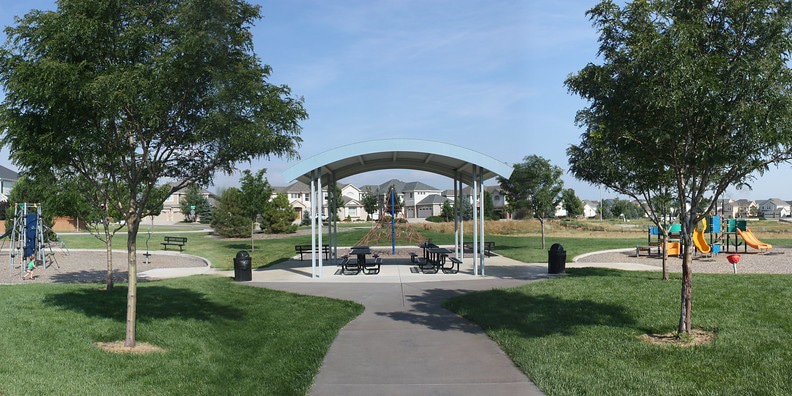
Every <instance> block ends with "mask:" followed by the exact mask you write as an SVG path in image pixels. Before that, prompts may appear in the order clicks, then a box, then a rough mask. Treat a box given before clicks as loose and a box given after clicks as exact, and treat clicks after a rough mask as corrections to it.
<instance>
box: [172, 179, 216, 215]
mask: <svg viewBox="0 0 792 396" xmlns="http://www.w3.org/2000/svg"><path fill="white" fill-rule="evenodd" d="M180 206H181V211H182V213H184V219H185V221H187V222H189V223H194V222H195V221H196V220H198V219H199V218H201V214H203V213H207V212H210V211H211V210H212V207H211V205H209V200H208V199H207V198H206V197H205V196H204V195H203V193H202V191H201V187H200V186H198V185H197V184H191V185H189V186H188V187H187V193H186V194H184V196H182V197H181V203H180ZM193 206H194V207H195V210H194V211H193V209H192V207H193ZM193 212H194V213H195V215H193V214H192V213H193Z"/></svg>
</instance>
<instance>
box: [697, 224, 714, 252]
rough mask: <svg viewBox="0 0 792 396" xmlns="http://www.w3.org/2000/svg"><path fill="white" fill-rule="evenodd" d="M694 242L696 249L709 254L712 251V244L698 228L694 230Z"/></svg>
mask: <svg viewBox="0 0 792 396" xmlns="http://www.w3.org/2000/svg"><path fill="white" fill-rule="evenodd" d="M705 227H706V226H705ZM693 244H694V245H696V249H698V251H699V252H701V253H702V254H709V253H710V252H711V251H712V246H710V245H709V244H708V243H707V240H706V239H704V232H703V231H699V230H698V229H695V230H693Z"/></svg>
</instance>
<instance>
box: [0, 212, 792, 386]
mask: <svg viewBox="0 0 792 396" xmlns="http://www.w3.org/2000/svg"><path fill="white" fill-rule="evenodd" d="M173 231H174V232H173V233H169V234H168V235H174V236H186V237H188V238H189V242H188V244H187V247H186V249H185V253H189V254H194V255H198V256H202V257H206V258H208V259H210V260H211V262H212V263H213V265H214V266H215V267H218V268H221V269H228V268H232V265H233V264H232V258H233V257H234V255H235V254H236V252H237V251H238V250H248V251H249V252H251V256H252V259H253V265H254V266H255V267H265V266H269V265H272V264H275V263H278V262H281V261H283V260H286V259H287V258H289V257H291V256H293V255H294V245H296V244H307V243H310V236H306V235H301V236H289V237H286V238H278V239H265V240H256V241H255V246H256V248H255V250H253V251H251V249H250V243H251V242H250V240H249V239H244V238H243V239H223V238H217V237H215V236H212V235H210V234H208V233H184V234H179V233H178V232H176V231H177V230H173ZM345 231H346V232H342V233H340V234H339V246H351V245H354V244H356V243H357V242H358V241H359V240H360V239H361V238H362V237H363V236H365V235H366V233H368V231H369V230H368V229H367V228H366V227H361V228H354V229H351V230H345ZM420 231H421V234H422V235H423V237H425V238H431V239H432V241H433V242H435V243H438V244H452V243H453V234H452V233H448V232H442V231H435V230H431V229H429V230H426V229H421V230H420ZM582 234H583V235H575V234H572V235H570V234H564V235H563V236H560V237H559V236H554V235H548V237H547V245H546V246H545V247H542V246H541V240H540V238H539V236H537V235H535V234H531V235H527V236H526V235H494V234H493V235H487V240H488V241H493V242H495V244H496V248H495V252H496V253H497V254H501V255H504V256H507V257H511V258H514V259H517V260H520V261H523V262H531V263H536V262H546V261H547V254H548V253H547V249H549V246H550V245H551V244H552V243H561V244H562V245H563V246H564V248H565V249H566V251H567V260H568V261H569V260H572V258H573V257H574V256H576V255H578V254H582V253H587V252H591V251H597V250H605V249H616V248H629V247H631V246H632V247H634V246H635V245H636V244H641V243H645V241H646V239H645V236H644V235H643V234H642V233H619V234H616V235H612V234H611V235H606V236H603V237H599V236H597V235H596V234H594V235H585V234H591V233H590V232H588V231H586V232H585V233H582ZM162 236H163V235H162V234H154V235H152V237H151V240H150V241H149V246H150V247H151V249H152V250H159V249H161V246H160V245H159V242H161V240H162ZM147 237H148V236H147V235H146V234H145V233H143V234H141V235H139V237H138V241H137V242H138V248H139V249H142V248H143V247H144V246H145V244H144V242H145V238H147ZM63 238H64V240H66V241H67V245H68V246H69V247H71V248H102V247H103V245H102V244H101V243H100V242H98V241H97V240H96V239H95V238H92V237H87V236H69V235H66V236H64V237H63ZM764 239H769V240H772V241H771V242H772V243H774V244H778V245H786V246H790V245H792V243H790V241H789V240H788V239H785V238H783V237H782V238H778V239H774V238H772V237H770V238H768V237H765V238H763V240H764ZM466 241H470V239H468V237H466ZM397 243H398V244H400V245H406V246H410V245H411V244H412V242H409V241H398V242H397ZM376 244H382V245H387V244H389V240H388V241H386V242H383V243H376ZM125 245H126V238H125V237H122V236H119V237H118V238H117V239H116V244H115V247H116V249H124V248H125ZM568 272H569V275H568V276H562V277H559V278H556V279H553V280H551V281H546V282H537V283H532V284H529V285H527V286H524V287H521V288H517V289H510V290H493V291H489V292H484V293H477V294H475V295H470V296H465V297H461V298H459V299H455V300H452V301H450V302H448V307H449V308H450V309H452V310H454V311H456V312H458V313H459V314H460V315H463V316H464V317H466V318H468V319H469V320H471V321H474V322H476V323H478V324H479V325H481V326H482V327H483V328H484V329H485V330H486V331H487V332H488V334H489V335H490V336H491V337H492V338H493V339H494V340H496V342H498V343H499V344H500V345H501V347H502V348H503V349H504V351H506V353H508V354H509V355H510V356H511V357H512V359H513V360H514V361H515V362H516V364H517V365H518V366H519V367H520V368H521V369H522V370H523V371H524V372H526V374H527V375H528V376H529V377H530V378H531V379H532V380H533V381H535V382H536V383H537V384H538V385H539V386H540V387H541V388H542V389H543V390H544V391H545V392H547V393H548V394H550V395H567V394H569V395H578V394H591V395H595V394H597V395H598V394H625V395H627V394H629V395H633V394H762V395H764V394H770V395H772V394H779V395H780V394H788V393H789V392H788V390H789V389H792V382H790V378H791V377H792V363H790V362H792V347H790V346H788V345H787V344H792V343H790V342H789V340H790V339H792V337H790V336H792V334H790V333H792V317H790V313H789V310H788V309H787V310H785V309H786V308H785V307H786V305H788V303H787V302H788V301H789V298H790V297H792V295H790V293H791V292H790V291H789V290H788V285H789V284H790V281H792V277H790V276H779V275H766V276H763V275H743V274H739V275H737V276H734V275H731V276H729V275H705V274H695V275H694V318H693V322H694V325H695V326H696V327H697V328H702V329H704V330H707V331H711V332H713V333H714V334H715V335H716V338H715V340H714V342H712V343H710V344H708V345H704V346H697V347H692V348H678V347H673V346H658V345H651V344H648V343H646V342H645V341H642V340H640V339H639V336H641V335H643V334H646V333H668V332H671V331H672V330H673V329H674V328H675V325H676V323H677V321H678V315H679V292H680V280H679V279H678V277H677V276H678V275H674V274H672V275H671V276H672V280H670V281H668V282H663V281H660V280H659V274H657V273H633V272H620V271H610V270H591V269H580V270H577V269H575V270H568ZM123 286H124V285H120V287H118V288H117V290H116V291H114V292H113V293H112V295H107V293H105V292H102V291H99V290H98V287H97V286H96V285H25V286H17V287H14V288H10V287H3V286H0V302H2V303H3V305H2V307H4V308H0V315H2V318H3V320H2V321H0V331H2V332H3V333H2V334H4V336H3V338H2V340H1V341H0V350H2V351H10V353H5V352H4V355H5V356H4V359H3V363H4V364H2V365H0V394H8V395H11V394H34V393H35V394H40V393H74V392H72V391H71V390H72V389H79V390H80V391H81V392H82V393H87V394H91V393H98V392H100V391H99V390H100V389H101V390H102V391H104V390H106V389H113V392H114V393H121V394H125V393H127V390H129V391H128V393H129V394H138V393H148V392H150V390H151V389H159V388H161V389H163V393H179V394H186V393H189V394H192V393H195V394H215V393H224V394H228V393H232V394H248V393H253V394H304V393H305V392H307V390H308V389H309V387H310V384H311V382H312V380H313V376H314V375H315V374H316V372H317V370H318V367H319V366H320V364H321V361H322V359H323V357H324V354H325V353H326V351H327V348H328V347H329V345H330V343H331V342H332V340H333V338H335V335H336V334H337V332H338V329H340V328H341V327H342V326H343V325H344V324H346V323H347V322H348V321H349V320H351V319H352V318H354V317H355V316H357V315H358V314H359V313H360V312H362V307H360V306H359V305H357V304H353V303H348V302H339V301H335V300H329V299H316V298H313V297H302V296H295V295H290V294H285V293H279V292H275V291H268V290H260V289H255V288H248V287H244V286H241V285H234V284H233V282H229V281H228V280H225V279H214V278H204V277H193V278H186V279H182V280H171V281H162V282H150V283H145V284H143V285H142V286H141V288H144V289H142V290H141V293H140V296H141V297H140V298H141V303H140V304H139V309H140V312H141V313H140V322H139V323H140V325H139V331H138V339H139V340H141V341H146V342H151V343H153V344H155V345H158V346H161V347H163V348H165V350H166V352H164V353H161V354H152V355H146V356H126V355H113V354H109V353H106V352H101V351H99V350H98V349H97V348H95V347H94V346H93V343H94V342H96V341H117V340H120V339H121V338H122V337H123V328H124V322H123V315H124V313H125V310H126V306H125V299H126V294H125V289H124V287H123ZM240 289H241V290H242V291H241V292H240V291H239V290H240ZM9 290H12V291H13V292H12V293H8V291H9ZM193 300H194V301H197V302H196V303H193ZM289 329H296V331H289ZM30 331H32V332H33V333H34V336H33V337H32V339H33V342H32V343H31V348H32V349H30V351H27V350H26V349H24V348H22V347H19V345H20V340H23V339H25V338H26V335H27V334H30V333H29V332H30ZM320 333H321V334H320ZM5 361H8V364H5V363H6V362H5ZM53 367H57V368H59V369H57V370H52V369H50V368H53ZM64 367H65V369H64ZM31 370H32V371H31ZM30 372H35V375H34V376H33V377H34V378H36V379H37V381H36V382H35V383H34V384H32V385H30V384H28V383H27V382H26V381H25V378H26V375H25V374H24V373H30ZM41 373H43V374H41ZM118 373H120V377H113V376H114V375H119V374H118ZM28 377H29V376H28ZM118 378H121V379H120V380H119V379H118ZM53 383H55V384H63V385H56V386H55V387H53V385H52V384H53ZM112 384H118V385H117V386H116V387H114V388H109V387H110V386H111V385H112ZM53 389H54V391H53ZM86 389H87V391H86ZM119 390H121V391H120V392H119Z"/></svg>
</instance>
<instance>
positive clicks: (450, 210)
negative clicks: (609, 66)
mask: <svg viewBox="0 0 792 396" xmlns="http://www.w3.org/2000/svg"><path fill="white" fill-rule="evenodd" d="M440 213H441V215H442V216H443V218H444V219H445V221H451V218H453V217H454V207H452V206H451V201H445V202H443V206H441V207H440Z"/></svg>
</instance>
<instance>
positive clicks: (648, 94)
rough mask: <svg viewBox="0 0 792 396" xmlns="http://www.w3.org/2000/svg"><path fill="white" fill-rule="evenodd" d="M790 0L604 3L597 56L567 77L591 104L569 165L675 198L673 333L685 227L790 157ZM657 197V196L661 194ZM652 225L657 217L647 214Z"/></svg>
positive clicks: (687, 281)
mask: <svg viewBox="0 0 792 396" xmlns="http://www.w3.org/2000/svg"><path fill="white" fill-rule="evenodd" d="M790 10H792V2H790V1H788V0H761V1H756V2H745V1H727V0H719V1H709V2H699V3H696V4H692V3H690V2H679V1H673V0H647V1H636V2H630V3H627V4H625V5H624V6H623V7H620V6H619V5H617V4H615V3H614V2H612V1H610V0H605V1H602V2H600V3H599V4H598V5H596V6H595V7H594V8H592V9H591V10H590V11H589V12H588V14H589V16H590V17H591V19H592V21H593V23H594V25H595V27H596V28H597V29H598V30H599V32H600V38H599V43H600V45H599V51H598V59H600V60H601V61H602V64H593V63H589V64H588V65H587V66H586V67H584V68H583V69H582V70H580V71H579V72H578V73H576V74H573V75H571V76H570V77H569V78H568V79H567V80H566V83H565V84H566V86H567V87H568V88H569V90H570V91H572V92H573V93H575V94H578V95H580V96H581V97H583V98H585V99H586V100H588V101H589V103H590V105H589V106H588V107H586V108H584V109H582V110H580V111H579V112H578V114H577V117H576V121H577V123H578V125H580V126H582V127H584V128H585V132H584V134H583V139H582V142H581V143H580V144H579V145H576V146H572V147H570V148H569V149H568V151H567V153H568V155H569V162H570V166H571V167H570V171H571V172H572V173H573V174H574V175H575V176H576V177H578V178H580V179H582V180H585V181H588V182H590V183H594V184H602V185H605V186H606V187H608V188H610V189H611V190H613V191H616V192H618V193H622V194H626V195H629V196H631V197H633V198H635V199H636V200H643V201H645V202H646V204H647V206H648V207H649V208H650V212H652V213H659V212H660V211H659V210H657V209H658V208H657V207H656V206H655V203H654V202H653V197H656V196H660V197H672V198H673V199H675V201H676V202H677V205H679V206H678V211H677V213H678V216H679V222H680V223H681V224H682V235H683V237H682V238H683V241H682V242H683V246H685V254H684V261H683V264H682V267H683V274H684V280H683V282H682V283H683V292H682V299H683V301H682V304H681V306H682V312H681V314H680V321H679V323H680V329H679V330H680V331H681V332H685V331H689V330H690V327H691V323H690V320H691V317H692V313H691V312H689V311H690V310H691V309H692V286H691V285H692V281H691V277H692V272H691V270H690V265H691V249H690V246H691V245H692V243H691V235H692V232H691V231H692V230H691V227H692V226H693V225H695V224H697V223H698V222H699V220H700V219H701V218H702V217H703V216H706V215H707V213H701V212H708V211H709V210H710V208H711V205H710V207H708V208H705V209H704V210H701V209H702V208H701V203H702V202H703V201H704V200H705V199H710V202H714V200H713V198H716V197H719V196H721V195H722V194H723V192H724V191H725V190H726V189H727V188H729V187H732V186H735V185H736V186H742V185H747V184H749V183H750V182H751V181H752V178H753V177H754V176H753V175H754V174H757V173H759V174H761V173H762V172H763V171H765V170H767V169H768V166H769V165H770V164H773V163H777V162H779V161H783V160H787V159H789V158H790V155H792V150H790V146H792V134H791V133H789V131H790V130H792V89H790V87H792V69H790V65H789V54H790V53H792V40H790V39H789V38H790V33H792V12H791V11H790ZM664 200H665V199H664ZM653 220H654V221H655V222H656V223H658V224H659V223H660V220H659V219H658V218H656V217H655V218H653Z"/></svg>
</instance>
